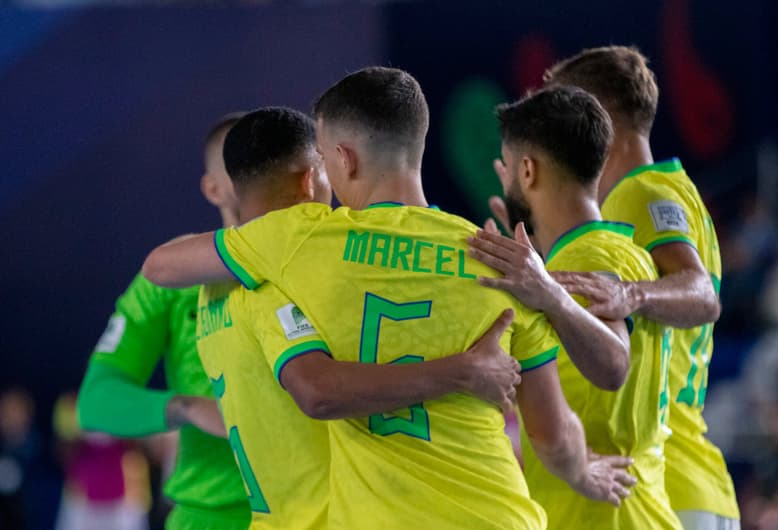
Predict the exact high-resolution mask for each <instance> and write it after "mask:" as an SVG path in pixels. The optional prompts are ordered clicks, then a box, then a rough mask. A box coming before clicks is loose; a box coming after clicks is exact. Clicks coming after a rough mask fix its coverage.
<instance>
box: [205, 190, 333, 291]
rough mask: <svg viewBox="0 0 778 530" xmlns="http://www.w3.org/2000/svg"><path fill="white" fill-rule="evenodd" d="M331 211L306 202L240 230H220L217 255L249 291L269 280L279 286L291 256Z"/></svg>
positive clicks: (328, 208) (322, 206)
mask: <svg viewBox="0 0 778 530" xmlns="http://www.w3.org/2000/svg"><path fill="white" fill-rule="evenodd" d="M330 211H331V209H330V207H329V206H326V205H324V204H320V203H306V204H301V205H298V206H293V207H291V208H287V209H285V210H278V211H275V212H271V213H269V214H267V215H265V216H263V217H260V218H257V219H254V220H253V221H250V222H248V223H246V224H244V225H242V226H239V227H232V228H223V229H221V230H217V231H216V233H215V234H214V244H215V245H216V252H217V253H218V254H219V257H220V258H221V260H222V262H223V263H224V265H225V267H227V269H228V270H229V271H230V272H231V273H232V275H233V276H235V278H236V279H237V280H238V281H239V282H240V283H241V284H242V285H243V286H244V287H245V288H246V289H256V288H257V287H258V286H259V285H260V284H261V283H262V282H264V281H266V280H267V281H270V282H271V283H278V281H279V278H280V274H281V270H282V269H283V266H284V264H285V263H286V261H287V259H288V258H289V256H290V255H291V253H292V252H293V251H294V250H295V249H296V248H297V247H299V245H300V244H301V243H302V241H303V240H305V238H306V237H307V236H308V234H309V233H310V231H311V229H312V227H313V226H315V225H316V224H317V223H318V221H320V220H321V218H322V217H323V216H324V215H326V214H328V213H329V212H330Z"/></svg>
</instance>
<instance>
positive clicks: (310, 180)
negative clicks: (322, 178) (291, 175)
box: [300, 166, 316, 201]
mask: <svg viewBox="0 0 778 530" xmlns="http://www.w3.org/2000/svg"><path fill="white" fill-rule="evenodd" d="M315 178H316V168H315V167H313V166H311V167H309V168H308V169H306V170H305V172H304V173H303V177H302V179H301V181H300V187H301V189H302V193H303V197H304V198H305V200H306V201H312V200H313V199H314V197H315V195H316V183H315V182H314V180H315Z"/></svg>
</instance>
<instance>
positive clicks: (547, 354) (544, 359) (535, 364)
mask: <svg viewBox="0 0 778 530" xmlns="http://www.w3.org/2000/svg"><path fill="white" fill-rule="evenodd" d="M557 353H559V346H554V347H553V348H551V349H550V350H546V351H544V352H543V353H539V354H538V355H536V356H534V357H530V358H529V359H524V360H523V361H519V364H521V371H522V372H528V371H530V370H534V369H535V368H539V367H541V366H543V365H544V364H547V363H550V362H551V361H553V360H554V359H556V356H557Z"/></svg>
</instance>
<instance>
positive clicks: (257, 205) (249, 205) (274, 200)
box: [238, 192, 306, 224]
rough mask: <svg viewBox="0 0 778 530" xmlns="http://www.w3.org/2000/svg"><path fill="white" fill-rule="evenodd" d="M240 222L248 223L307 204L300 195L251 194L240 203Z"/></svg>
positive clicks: (245, 196)
mask: <svg viewBox="0 0 778 530" xmlns="http://www.w3.org/2000/svg"><path fill="white" fill-rule="evenodd" d="M239 202H240V204H239V216H238V218H239V221H240V223H241V224H242V223H247V222H249V221H251V220H252V219H256V218H257V217H262V216H263V215H265V214H268V213H270V212H272V211H275V210H283V209H284V208H290V207H292V206H296V205H298V204H300V203H302V202H306V201H305V200H304V199H303V197H300V196H298V195H292V194H290V195H284V194H282V193H271V194H266V193H251V192H249V193H248V195H244V196H243V197H242V198H241V200H240V201H239Z"/></svg>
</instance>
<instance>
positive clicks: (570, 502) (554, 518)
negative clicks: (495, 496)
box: [522, 221, 681, 530]
mask: <svg viewBox="0 0 778 530" xmlns="http://www.w3.org/2000/svg"><path fill="white" fill-rule="evenodd" d="M632 232H633V228H632V227H631V226H630V225H626V224H622V223H610V222H605V221H591V222H588V223H584V224H582V225H579V226H577V227H575V228H573V229H572V230H570V231H569V232H567V233H565V234H564V235H563V236H562V237H560V238H559V239H558V240H557V241H556V243H554V245H553V246H552V248H551V250H550V251H549V253H548V257H547V259H546V268H547V269H548V270H551V271H576V272H597V273H601V274H606V275H609V276H613V277H618V278H620V279H622V280H630V281H639V280H655V279H656V278H657V274H656V269H655V268H654V263H653V262H652V261H651V256H650V255H649V254H648V253H647V252H646V251H644V250H643V249H641V248H639V247H638V246H636V245H635V244H634V243H633V242H632ZM577 300H578V301H579V303H581V304H582V305H585V302H584V300H582V299H577ZM628 327H631V330H630V351H631V353H630V368H629V372H628V375H627V380H626V382H625V383H624V385H623V386H622V387H621V388H620V389H619V390H618V391H616V392H608V391H605V390H601V389H599V388H597V387H596V386H594V385H593V384H592V383H591V382H589V380H587V379H586V378H585V377H584V376H583V375H581V373H580V372H579V371H578V369H577V368H576V367H575V365H574V364H573V362H572V361H571V360H570V357H569V356H568V355H567V352H565V351H564V348H562V349H561V350H560V353H559V357H558V360H557V367H558V370H559V380H560V383H561V384H562V390H563V392H564V394H565V398H566V399H567V402H568V403H570V407H571V408H572V409H573V410H574V411H575V412H576V414H578V417H579V418H581V423H582V424H583V427H584V430H585V432H586V442H587V444H588V445H589V446H590V447H591V448H592V449H593V450H594V451H595V452H597V453H600V454H621V455H629V456H632V457H633V458H634V459H635V464H634V465H633V466H632V468H631V472H632V473H633V474H634V475H635V476H637V477H638V483H637V484H636V485H635V487H634V488H632V493H631V495H630V496H629V497H628V498H627V499H625V500H624V501H623V503H622V506H621V507H620V508H616V507H614V506H612V505H610V504H606V503H603V502H596V501H591V500H589V499H586V498H585V497H582V496H581V495H578V494H577V493H576V492H575V491H573V490H572V489H571V488H570V487H569V486H568V485H567V484H566V483H565V482H563V481H561V480H560V479H558V478H556V477H555V476H554V475H552V474H551V473H549V472H548V471H547V470H546V469H544V468H543V465H542V464H541V463H540V461H539V460H538V458H537V456H536V455H535V453H534V451H533V450H532V447H531V446H530V444H529V443H528V440H527V436H526V433H523V437H522V442H523V443H522V448H524V472H525V474H526V477H527V483H528V485H529V488H530V494H531V495H532V498H533V499H535V500H536V501H538V502H539V503H540V504H541V506H543V508H545V510H546V513H547V514H548V520H549V525H548V527H549V529H550V530H556V529H559V530H561V529H567V528H570V522H571V521H575V527H576V528H581V529H584V528H592V529H595V528H596V529H623V530H632V529H635V528H651V529H674V530H680V529H681V525H680V522H679V521H678V519H677V517H676V516H675V514H674V513H673V510H672V508H671V507H670V501H669V500H668V498H667V494H666V493H665V488H664V462H663V459H662V446H663V444H664V441H665V438H666V429H665V427H664V425H663V422H664V420H665V416H666V410H667V363H668V360H669V353H670V342H669V338H670V337H669V331H668V334H667V336H665V335H666V334H665V328H664V327H663V326H661V325H659V324H657V323H656V322H652V321H650V320H646V319H644V318H641V317H640V316H637V315H634V316H632V317H630V319H629V321H628Z"/></svg>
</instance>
